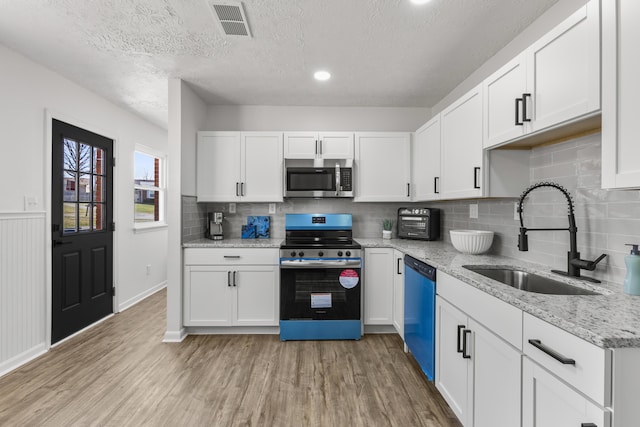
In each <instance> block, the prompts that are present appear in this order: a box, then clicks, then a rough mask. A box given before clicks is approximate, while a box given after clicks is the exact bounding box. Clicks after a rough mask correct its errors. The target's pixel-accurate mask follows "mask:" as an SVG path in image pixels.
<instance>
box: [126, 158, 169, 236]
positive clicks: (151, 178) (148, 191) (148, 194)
mask: <svg viewBox="0 0 640 427" xmlns="http://www.w3.org/2000/svg"><path fill="white" fill-rule="evenodd" d="M164 163H165V159H164V157H163V156H161V155H158V154H155V153H153V152H152V151H151V150H149V149H146V148H140V147H136V151H135V153H134V162H133V164H134V174H133V189H134V190H133V206H134V214H133V218H134V224H135V228H149V227H153V226H158V225H164V224H165V220H164V205H165V193H166V191H165V176H164V170H165V169H164V168H165V164H164Z"/></svg>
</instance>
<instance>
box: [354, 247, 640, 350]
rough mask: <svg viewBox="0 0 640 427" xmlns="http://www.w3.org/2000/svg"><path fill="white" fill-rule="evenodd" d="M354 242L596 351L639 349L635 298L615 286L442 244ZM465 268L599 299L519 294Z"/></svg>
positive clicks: (637, 301) (639, 316)
mask: <svg viewBox="0 0 640 427" xmlns="http://www.w3.org/2000/svg"><path fill="white" fill-rule="evenodd" d="M356 240H357V241H358V242H359V243H360V244H361V245H362V246H364V247H390V248H395V249H398V250H400V251H402V252H404V253H406V254H408V255H410V256H412V257H414V258H416V259H419V260H422V261H424V262H426V263H428V264H430V265H432V266H434V267H436V269H438V270H440V271H444V272H445V273H447V274H449V275H451V276H453V277H456V278H458V279H460V280H462V281H464V282H466V283H467V284H469V285H471V286H474V287H476V288H478V289H480V290H482V291H484V292H486V293H488V294H491V295H493V296H495V297H497V298H498V299H501V300H503V301H505V302H508V303H509V304H511V305H513V306H515V307H517V308H519V309H521V310H523V311H524V312H526V313H529V314H531V315H533V316H536V317H538V318H540V319H542V320H545V321H547V322H549V323H551V324H553V325H555V326H557V327H559V328H561V329H564V330H565V331H567V332H570V333H572V334H574V335H576V336H578V337H580V338H582V339H584V340H586V341H588V342H591V343H593V344H595V345H597V346H599V347H603V348H619V347H640V297H635V296H630V295H626V294H624V293H623V292H622V284H620V283H611V282H603V283H599V284H591V283H589V282H585V281H582V280H576V279H569V278H564V277H562V276H558V275H557V274H553V273H551V272H550V269H549V268H547V267H545V266H542V265H540V264H534V263H530V262H526V261H521V260H517V259H514V258H508V257H504V256H499V255H465V254H462V253H460V252H458V251H457V250H456V249H455V248H454V247H453V246H452V245H450V244H447V243H444V242H419V241H412V240H402V239H391V240H383V239H356ZM469 264H477V265H490V266H496V267H498V266H511V267H517V268H519V269H522V270H525V271H529V272H532V273H536V274H539V275H541V276H546V277H550V278H552V279H555V280H559V281H561V282H566V283H570V284H571V285H574V286H577V287H581V288H586V289H590V290H594V291H596V292H599V293H602V294H603V295H545V294H537V293H533V292H527V291H521V290H519V289H515V288H512V287H510V286H507V285H504V284H502V283H500V282H497V281H495V280H492V279H489V278H487V277H484V276H481V275H480V274H478V273H474V272H472V271H470V270H467V269H466V268H463V267H462V266H463V265H469Z"/></svg>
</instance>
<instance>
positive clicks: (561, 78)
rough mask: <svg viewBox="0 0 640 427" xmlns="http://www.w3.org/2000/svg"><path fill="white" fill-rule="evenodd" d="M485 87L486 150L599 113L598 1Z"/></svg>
mask: <svg viewBox="0 0 640 427" xmlns="http://www.w3.org/2000/svg"><path fill="white" fill-rule="evenodd" d="M483 87H484V96H485V107H484V109H485V129H484V147H485V148H491V147H494V146H496V145H500V144H503V143H505V142H507V141H510V140H513V139H517V138H519V137H522V136H523V135H527V134H530V133H534V132H538V131H540V130H543V129H547V128H551V127H554V126H556V125H559V124H562V123H564V122H570V121H572V120H574V119H578V118H580V117H582V116H586V115H588V114H590V113H594V112H596V111H598V110H599V109H600V10H599V1H598V0H591V1H589V2H588V3H587V4H586V5H585V6H583V7H581V8H580V9H579V10H578V11H577V12H575V13H574V14H573V15H571V16H570V17H569V18H567V19H566V20H565V21H563V22H562V23H561V24H559V25H558V26H557V27H555V28H554V29H553V30H551V31H550V32H549V33H547V34H546V35H544V36H543V37H542V38H540V39H539V40H538V41H536V42H535V43H534V44H533V45H531V46H530V47H529V48H528V49H526V50H525V51H524V52H522V53H521V54H520V55H519V56H518V57H516V58H515V59H513V60H512V61H510V62H509V63H507V64H506V65H504V66H503V67H502V68H500V69H499V70H498V71H496V72H495V73H494V74H493V75H491V76H490V77H489V78H487V79H486V80H485V81H484V82H483Z"/></svg>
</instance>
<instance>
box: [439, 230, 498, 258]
mask: <svg viewBox="0 0 640 427" xmlns="http://www.w3.org/2000/svg"><path fill="white" fill-rule="evenodd" d="M449 234H450V235H451V243H453V247H454V248H456V249H457V250H459V251H460V252H462V253H463V254H481V253H483V252H486V251H488V250H489V248H490V247H491V243H492V242H493V231H486V230H450V231H449Z"/></svg>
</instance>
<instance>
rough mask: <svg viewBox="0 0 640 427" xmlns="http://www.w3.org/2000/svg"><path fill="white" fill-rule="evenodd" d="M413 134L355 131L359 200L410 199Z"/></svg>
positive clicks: (356, 185)
mask: <svg viewBox="0 0 640 427" xmlns="http://www.w3.org/2000/svg"><path fill="white" fill-rule="evenodd" d="M410 153H411V136H410V134H409V133H405V132H366V133H356V158H355V161H356V164H355V166H354V167H355V169H356V178H357V179H356V180H354V187H355V190H356V194H357V195H356V197H355V199H354V201H356V202H401V201H405V202H406V201H409V200H410V199H411V194H410V191H411V188H410V179H411V171H410V169H411V161H410Z"/></svg>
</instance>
